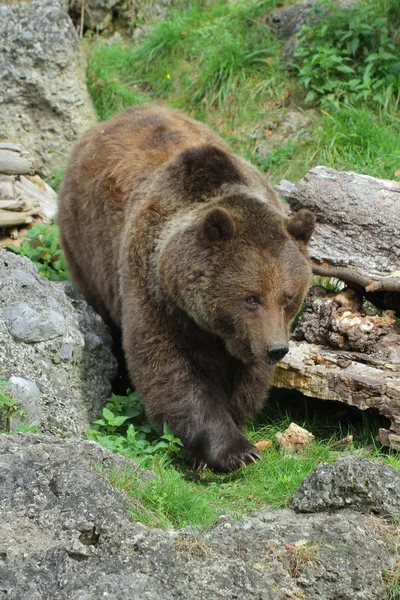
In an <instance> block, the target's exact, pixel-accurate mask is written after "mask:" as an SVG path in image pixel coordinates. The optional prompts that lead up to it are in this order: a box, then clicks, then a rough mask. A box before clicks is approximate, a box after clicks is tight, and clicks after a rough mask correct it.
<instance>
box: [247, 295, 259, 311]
mask: <svg viewBox="0 0 400 600" xmlns="http://www.w3.org/2000/svg"><path fill="white" fill-rule="evenodd" d="M246 302H247V304H249V306H252V307H253V308H257V307H258V306H260V304H261V302H260V300H259V299H258V298H257V296H248V297H247V298H246Z"/></svg>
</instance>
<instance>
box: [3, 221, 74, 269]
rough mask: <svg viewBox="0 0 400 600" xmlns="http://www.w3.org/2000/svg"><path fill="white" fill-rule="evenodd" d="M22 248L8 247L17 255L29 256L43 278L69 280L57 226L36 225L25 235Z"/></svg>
mask: <svg viewBox="0 0 400 600" xmlns="http://www.w3.org/2000/svg"><path fill="white" fill-rule="evenodd" d="M25 238H26V239H25V241H24V242H23V243H22V245H21V246H19V247H17V246H8V248H9V250H12V251H13V252H15V253H16V254H21V255H23V256H27V257H28V258H29V259H30V260H31V261H32V262H33V263H34V264H35V265H36V266H37V268H38V270H39V273H40V274H41V275H43V277H47V278H48V279H51V280H52V281H65V280H66V279H68V272H67V265H66V262H65V258H64V253H63V251H62V249H61V248H60V241H59V229H58V226H57V225H49V224H43V225H34V226H33V227H32V228H31V229H30V230H29V231H28V232H27V233H26V235H25Z"/></svg>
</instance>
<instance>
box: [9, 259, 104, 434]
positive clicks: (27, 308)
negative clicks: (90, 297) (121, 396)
mask: <svg viewBox="0 0 400 600" xmlns="http://www.w3.org/2000/svg"><path fill="white" fill-rule="evenodd" d="M111 345H112V340H111V336H110V333H109V331H108V329H107V327H106V326H105V325H104V323H103V322H102V321H101V319H100V317H99V316H98V315H96V314H95V312H94V311H93V309H92V308H90V307H89V306H88V305H87V304H86V302H85V300H84V299H83V297H82V296H80V295H79V294H77V293H76V292H75V291H74V290H73V288H72V286H71V285H70V284H66V283H54V282H51V281H48V280H47V279H45V278H43V277H41V276H40V275H39V274H38V271H37V269H36V267H35V266H34V265H33V263H32V262H31V261H30V260H29V259H27V258H25V257H23V256H18V255H15V254H13V253H11V252H8V251H6V250H4V249H2V248H0V369H1V372H0V374H1V375H2V376H3V377H5V378H6V379H8V381H9V382H10V384H11V385H10V390H11V391H12V392H13V394H14V395H15V397H16V398H17V400H18V401H19V403H20V405H21V408H22V409H23V411H24V417H23V419H22V420H23V422H25V423H26V424H28V425H37V426H39V430H40V431H43V432H46V433H52V434H59V435H79V434H82V433H84V432H85V430H86V429H87V428H88V427H89V425H90V423H91V422H92V421H93V419H94V418H95V417H96V415H97V413H98V410H99V409H100V408H101V407H102V406H103V405H104V403H105V400H106V398H107V397H108V396H109V395H110V393H111V381H112V379H113V378H114V376H115V373H116V360H115V358H114V356H113V354H112V352H111ZM11 424H12V426H13V427H16V426H18V425H19V424H20V421H19V420H15V421H14V422H12V423H11Z"/></svg>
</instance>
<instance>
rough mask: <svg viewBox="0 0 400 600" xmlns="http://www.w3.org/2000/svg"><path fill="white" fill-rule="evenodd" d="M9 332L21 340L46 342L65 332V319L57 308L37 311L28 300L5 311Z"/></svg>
mask: <svg viewBox="0 0 400 600" xmlns="http://www.w3.org/2000/svg"><path fill="white" fill-rule="evenodd" d="M3 318H4V320H5V323H6V325H7V327H8V330H9V332H10V333H11V335H12V336H13V338H15V339H16V340H18V341H20V342H26V343H28V344H29V343H31V342H45V341H46V340H51V339H53V338H56V337H59V336H60V335H62V334H63V333H65V319H64V317H63V316H62V315H61V314H60V313H58V312H56V311H55V310H49V312H46V313H45V312H43V311H37V310H34V309H33V308H32V307H30V306H29V304H27V303H26V302H20V303H19V304H14V305H13V306H10V307H9V308H6V309H5V310H4V311H3Z"/></svg>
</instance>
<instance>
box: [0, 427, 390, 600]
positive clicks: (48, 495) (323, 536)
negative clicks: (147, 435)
mask: <svg viewBox="0 0 400 600" xmlns="http://www.w3.org/2000/svg"><path fill="white" fill-rule="evenodd" d="M110 470H113V471H114V473H115V471H121V470H128V471H130V472H131V473H132V475H131V476H132V477H135V476H136V477H137V484H138V485H140V483H141V481H142V480H143V479H144V478H147V477H153V476H154V475H152V474H151V473H148V472H143V471H138V470H137V467H136V465H135V464H134V463H132V462H131V461H129V460H126V459H123V458H122V457H118V456H117V455H112V454H111V453H109V452H108V451H107V450H105V449H104V448H101V447H100V446H99V445H98V444H96V443H94V442H85V441H82V440H76V439H69V440H61V439H57V438H54V437H45V436H34V435H31V434H19V435H8V436H6V435H3V436H0V511H1V515H2V518H1V519H0V581H1V584H0V589H1V591H2V593H3V594H4V596H5V597H7V599H8V600H17V599H18V600H32V599H33V598H38V599H39V598H40V600H53V599H54V598H57V600H98V599H99V598H112V599H113V600H125V599H126V598H134V599H135V600H149V599H150V600H158V599H161V600H175V599H176V600H178V599H180V600H181V599H183V598H188V599H191V598H196V600H210V599H211V598H221V599H223V600H232V599H233V598H237V599H238V600H242V599H243V600H255V599H257V600H287V599H288V598H298V599H300V600H301V599H302V600H355V599H358V600H383V598H385V597H386V596H387V589H386V588H387V583H386V579H385V578H384V577H383V574H384V573H390V571H391V569H393V568H394V566H395V561H396V542H397V541H398V538H397V536H396V529H395V527H394V525H393V524H391V523H387V522H384V521H382V520H381V519H379V518H377V517H371V516H366V515H360V514H357V513H354V512H352V511H349V510H343V511H340V512H339V513H337V514H333V515H331V514H325V513H319V514H316V515H313V514H312V515H310V514H296V513H295V512H293V511H292V510H287V509H285V510H276V511H272V510H265V511H263V512H261V513H260V514H258V515H256V516H252V517H245V518H243V519H242V520H240V521H235V520H233V519H231V518H229V517H220V518H219V519H218V521H217V522H216V524H215V525H214V526H213V527H211V528H209V529H208V530H207V531H206V532H202V531H201V530H199V529H196V528H193V527H187V528H186V529H184V530H180V531H176V530H169V531H163V530H157V529H148V528H146V527H144V526H142V525H140V524H139V523H133V522H131V521H130V520H129V517H128V508H129V504H131V503H134V502H135V501H134V499H132V498H128V497H127V495H126V494H125V493H123V492H121V491H118V490H117V489H115V487H111V485H110V484H109V483H108V481H107V480H106V479H105V478H104V477H103V476H102V475H101V474H100V472H102V473H107V472H109V471H110Z"/></svg>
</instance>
